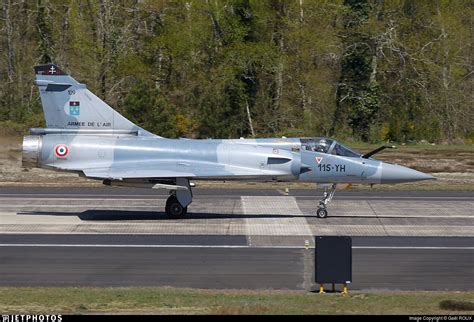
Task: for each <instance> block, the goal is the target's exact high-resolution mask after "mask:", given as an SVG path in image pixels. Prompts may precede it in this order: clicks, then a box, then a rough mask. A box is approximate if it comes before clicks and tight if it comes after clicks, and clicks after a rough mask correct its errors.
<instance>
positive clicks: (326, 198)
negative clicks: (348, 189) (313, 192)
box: [316, 183, 336, 218]
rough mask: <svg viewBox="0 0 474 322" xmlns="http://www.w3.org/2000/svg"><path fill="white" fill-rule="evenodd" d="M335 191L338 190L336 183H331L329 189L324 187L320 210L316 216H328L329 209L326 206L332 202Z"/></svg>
mask: <svg viewBox="0 0 474 322" xmlns="http://www.w3.org/2000/svg"><path fill="white" fill-rule="evenodd" d="M335 192H336V184H335V183H333V184H332V185H331V188H330V189H328V188H327V187H325V188H324V193H323V198H322V199H321V200H320V201H319V205H318V210H316V216H317V217H318V218H326V217H327V216H328V211H327V210H326V206H327V205H328V204H329V203H330V202H331V200H332V198H333V197H334V193H335Z"/></svg>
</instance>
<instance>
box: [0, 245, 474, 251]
mask: <svg viewBox="0 0 474 322" xmlns="http://www.w3.org/2000/svg"><path fill="white" fill-rule="evenodd" d="M0 247H92V248H99V247H113V248H274V249H278V248H281V249H305V247H304V246H303V245H302V246H271V245H260V246H258V245H255V246H250V245H117V244H111V245H107V244H0ZM310 248H311V249H314V246H312V247H310ZM352 249H403V250H417V249H422V250H447V249H452V250H474V247H435V246H434V247H422V246H421V247H418V246H406V247H405V246H353V247H352Z"/></svg>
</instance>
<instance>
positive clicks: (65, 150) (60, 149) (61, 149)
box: [55, 144, 69, 157]
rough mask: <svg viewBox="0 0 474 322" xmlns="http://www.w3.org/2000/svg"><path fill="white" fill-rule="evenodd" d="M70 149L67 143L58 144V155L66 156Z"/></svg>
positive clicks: (56, 150)
mask: <svg viewBox="0 0 474 322" xmlns="http://www.w3.org/2000/svg"><path fill="white" fill-rule="evenodd" d="M68 151H69V149H68V147H67V145H65V144H59V145H56V149H55V152H56V155H57V156H58V157H65V156H66V155H67V153H68Z"/></svg>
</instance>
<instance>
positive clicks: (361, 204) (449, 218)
mask: <svg viewBox="0 0 474 322" xmlns="http://www.w3.org/2000/svg"><path fill="white" fill-rule="evenodd" d="M316 193H318V194H319V193H320V191H318V192H316V191H311V190H292V191H290V193H289V195H286V194H285V193H284V191H282V190H277V189H273V190H272V189H269V190H256V189H255V190H253V189H248V190H222V189H220V190H210V189H195V190H194V201H193V204H192V205H191V206H190V207H189V212H188V216H187V218H186V219H182V220H171V219H167V218H166V217H165V216H164V213H163V208H164V203H165V200H166V194H165V193H163V192H158V191H152V190H142V189H123V188H122V189H120V188H107V187H106V188H94V189H85V188H67V189H66V188H62V189H57V188H0V285H3V286H36V285H43V286H65V285H67V286H174V287H197V288H250V289H300V290H301V289H304V290H311V289H315V288H316V287H317V286H316V285H314V281H313V275H314V271H313V263H314V249H313V248H312V247H313V246H314V236H318V235H349V236H352V237H353V283H352V285H350V289H360V290H367V289H376V290H384V289H390V290H473V289H474V282H473V281H472V278H473V277H474V229H473V228H474V210H473V209H474V193H472V192H471V193H470V192H406V191H402V192H372V191H341V193H339V192H338V194H337V195H336V198H335V200H334V203H333V204H331V206H330V208H329V216H330V217H329V218H326V219H318V218H316V217H315V216H314V210H315V208H314V206H315V204H316V203H315V201H316V200H317V198H318V197H317V196H316ZM305 242H308V243H309V249H306V248H305Z"/></svg>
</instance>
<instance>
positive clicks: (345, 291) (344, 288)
mask: <svg viewBox="0 0 474 322" xmlns="http://www.w3.org/2000/svg"><path fill="white" fill-rule="evenodd" d="M347 293H348V292H347V284H344V287H343V288H342V294H347Z"/></svg>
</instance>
